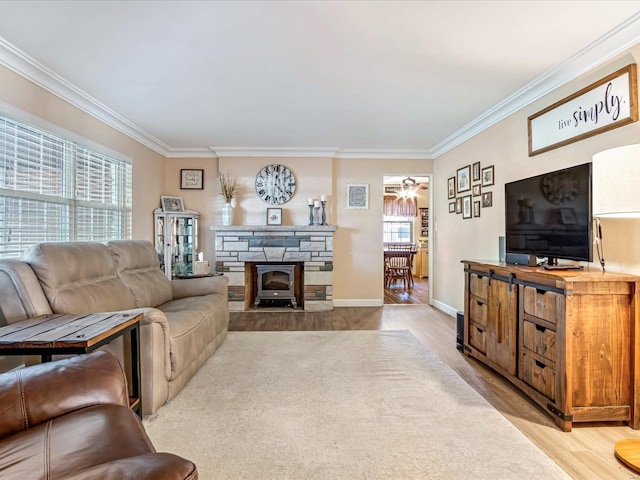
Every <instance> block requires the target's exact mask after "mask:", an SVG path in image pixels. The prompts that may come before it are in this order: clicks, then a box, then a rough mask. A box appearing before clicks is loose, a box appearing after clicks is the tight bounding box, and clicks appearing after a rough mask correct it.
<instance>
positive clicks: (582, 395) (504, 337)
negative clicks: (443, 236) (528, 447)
mask: <svg viewBox="0 0 640 480" xmlns="http://www.w3.org/2000/svg"><path fill="white" fill-rule="evenodd" d="M462 263H463V264H464V271H465V310H464V312H465V316H464V353H465V354H466V355H468V356H471V357H474V358H476V359H478V360H480V361H481V362H483V363H485V364H486V365H488V366H489V367H491V368H492V369H494V370H495V371H496V372H498V373H500V374H502V375H503V376H504V377H506V378H507V379H509V380H510V381H511V382H512V383H513V384H514V385H516V386H517V387H518V388H520V389H521V390H522V391H523V392H524V393H525V394H526V395H528V396H529V397H530V398H531V399H532V400H533V401H535V402H536V403H537V404H538V405H540V406H541V407H542V408H543V409H545V410H546V411H547V412H549V414H550V415H552V416H553V417H554V420H555V422H556V423H557V424H558V426H559V427H560V428H562V429H563V430H565V431H570V430H571V427H572V423H573V422H601V421H623V422H626V423H627V424H628V425H629V426H630V427H632V428H634V429H638V428H640V403H639V402H640V362H639V359H640V355H637V354H636V352H640V331H639V330H638V328H639V326H640V311H639V308H638V307H639V306H640V303H639V299H640V297H639V291H640V277H637V276H634V275H626V274H618V273H609V272H602V271H582V270H555V271H548V270H544V269H543V268H539V267H526V266H521V265H505V264H500V263H498V262H490V261H479V260H463V262H462Z"/></svg>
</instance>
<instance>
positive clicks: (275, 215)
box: [267, 208, 282, 225]
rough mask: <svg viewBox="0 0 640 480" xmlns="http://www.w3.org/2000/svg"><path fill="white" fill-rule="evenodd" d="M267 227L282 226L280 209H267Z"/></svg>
mask: <svg viewBox="0 0 640 480" xmlns="http://www.w3.org/2000/svg"><path fill="white" fill-rule="evenodd" d="M267 225H282V209H281V208H267Z"/></svg>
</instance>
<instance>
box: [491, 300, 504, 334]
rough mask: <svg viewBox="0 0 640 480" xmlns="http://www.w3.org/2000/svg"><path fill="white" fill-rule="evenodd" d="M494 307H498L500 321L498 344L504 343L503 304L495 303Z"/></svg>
mask: <svg viewBox="0 0 640 480" xmlns="http://www.w3.org/2000/svg"><path fill="white" fill-rule="evenodd" d="M493 303H494V305H495V306H496V309H497V310H498V311H497V315H496V317H497V319H498V325H497V328H498V343H502V333H503V332H502V302H496V301H494V302H493Z"/></svg>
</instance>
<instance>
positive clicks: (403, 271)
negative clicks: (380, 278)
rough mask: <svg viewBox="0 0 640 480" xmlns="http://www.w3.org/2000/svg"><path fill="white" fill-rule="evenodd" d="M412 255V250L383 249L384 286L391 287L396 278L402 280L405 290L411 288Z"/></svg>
mask: <svg viewBox="0 0 640 480" xmlns="http://www.w3.org/2000/svg"><path fill="white" fill-rule="evenodd" d="M413 255H414V253H413V251H412V250H391V249H390V250H387V251H385V279H384V280H385V288H391V284H392V283H393V282H395V281H397V280H401V281H402V285H403V287H404V289H405V290H407V289H411V288H413V275H412V273H411V270H412V267H413Z"/></svg>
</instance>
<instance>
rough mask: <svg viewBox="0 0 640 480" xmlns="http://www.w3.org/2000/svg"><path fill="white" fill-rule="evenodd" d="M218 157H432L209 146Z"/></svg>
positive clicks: (415, 152)
mask: <svg viewBox="0 0 640 480" xmlns="http://www.w3.org/2000/svg"><path fill="white" fill-rule="evenodd" d="M210 148H211V150H212V151H213V152H215V155H216V156H218V157H322V158H371V159H374V158H382V159H389V160H396V159H397V160H407V159H419V160H423V159H424V160H430V159H433V157H432V156H431V155H430V154H429V153H428V152H427V151H426V150H391V149H378V148H369V149H355V148H303V147H300V148H295V147H279V148H272V147H210Z"/></svg>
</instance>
